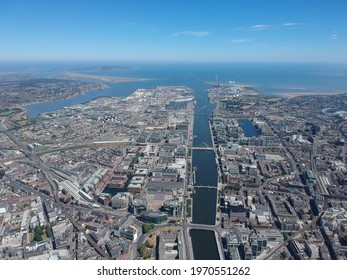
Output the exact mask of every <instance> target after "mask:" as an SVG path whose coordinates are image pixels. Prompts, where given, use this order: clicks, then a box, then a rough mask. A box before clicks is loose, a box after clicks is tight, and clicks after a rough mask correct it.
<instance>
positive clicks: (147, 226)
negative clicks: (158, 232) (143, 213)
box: [142, 224, 155, 233]
mask: <svg viewBox="0 0 347 280" xmlns="http://www.w3.org/2000/svg"><path fill="white" fill-rule="evenodd" d="M154 228H155V225H154V224H143V225H142V232H143V233H147V232H149V231H151V230H152V229H154Z"/></svg>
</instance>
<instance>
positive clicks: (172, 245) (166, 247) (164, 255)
mask: <svg viewBox="0 0 347 280" xmlns="http://www.w3.org/2000/svg"><path fill="white" fill-rule="evenodd" d="M158 259H159V260H175V259H179V260H182V259H183V250H182V241H181V234H180V232H179V233H173V232H166V231H163V232H161V233H160V235H159V244H158Z"/></svg>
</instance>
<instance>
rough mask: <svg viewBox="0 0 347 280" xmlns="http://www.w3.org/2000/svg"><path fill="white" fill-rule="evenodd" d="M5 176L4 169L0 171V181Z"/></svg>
mask: <svg viewBox="0 0 347 280" xmlns="http://www.w3.org/2000/svg"><path fill="white" fill-rule="evenodd" d="M4 176H5V170H4V169H0V179H2V177H4Z"/></svg>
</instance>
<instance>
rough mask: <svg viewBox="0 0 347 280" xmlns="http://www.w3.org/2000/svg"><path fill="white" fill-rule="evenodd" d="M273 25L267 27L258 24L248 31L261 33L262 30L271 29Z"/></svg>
mask: <svg viewBox="0 0 347 280" xmlns="http://www.w3.org/2000/svg"><path fill="white" fill-rule="evenodd" d="M270 28H271V25H267V24H256V25H252V26H251V27H250V28H249V29H248V30H250V31H261V30H267V29H270Z"/></svg>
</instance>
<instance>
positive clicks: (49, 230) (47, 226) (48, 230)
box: [46, 225, 53, 237]
mask: <svg viewBox="0 0 347 280" xmlns="http://www.w3.org/2000/svg"><path fill="white" fill-rule="evenodd" d="M46 235H47V237H52V235H53V234H52V229H51V226H50V225H46Z"/></svg>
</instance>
